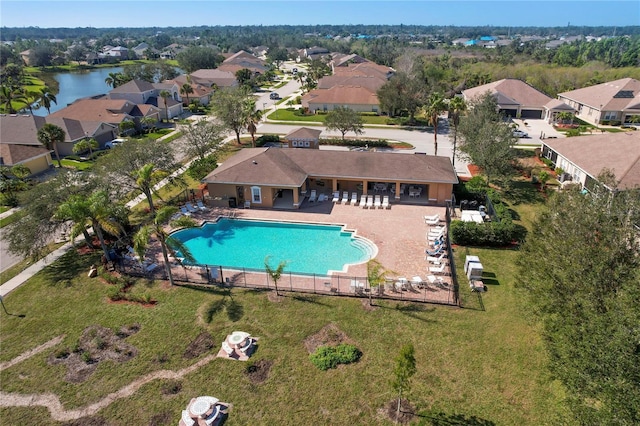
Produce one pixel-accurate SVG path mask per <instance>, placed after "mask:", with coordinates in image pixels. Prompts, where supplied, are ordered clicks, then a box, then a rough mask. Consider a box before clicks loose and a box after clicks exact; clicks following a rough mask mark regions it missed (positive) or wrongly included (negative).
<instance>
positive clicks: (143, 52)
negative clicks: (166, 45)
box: [131, 42, 160, 59]
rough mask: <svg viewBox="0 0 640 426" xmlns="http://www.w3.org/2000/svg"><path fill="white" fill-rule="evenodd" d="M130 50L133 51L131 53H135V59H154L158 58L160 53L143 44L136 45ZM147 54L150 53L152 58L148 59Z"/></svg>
mask: <svg viewBox="0 0 640 426" xmlns="http://www.w3.org/2000/svg"><path fill="white" fill-rule="evenodd" d="M131 50H132V51H133V53H135V55H136V57H137V58H144V59H153V58H154V57H158V56H159V55H160V51H159V50H158V49H155V48H153V47H151V46H149V44H147V43H144V42H142V43H140V44H138V45H137V46H136V47H134V48H133V49H131ZM149 53H151V56H152V58H149V57H148V54H149Z"/></svg>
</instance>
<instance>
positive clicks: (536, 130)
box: [513, 119, 566, 145]
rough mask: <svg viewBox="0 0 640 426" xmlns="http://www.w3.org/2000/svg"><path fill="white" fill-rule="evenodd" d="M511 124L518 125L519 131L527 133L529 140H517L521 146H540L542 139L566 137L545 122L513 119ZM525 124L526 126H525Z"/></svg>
mask: <svg viewBox="0 0 640 426" xmlns="http://www.w3.org/2000/svg"><path fill="white" fill-rule="evenodd" d="M513 122H514V123H515V124H517V125H518V128H519V129H520V130H523V131H525V132H527V133H528V134H529V136H530V137H529V138H524V139H519V140H518V144H521V145H542V140H543V139H548V138H564V137H566V136H565V135H564V134H563V133H560V132H558V131H557V130H556V129H554V128H553V126H552V125H551V124H549V123H547V122H546V121H545V120H530V119H527V120H518V119H514V120H513ZM525 123H527V124H526V125H525Z"/></svg>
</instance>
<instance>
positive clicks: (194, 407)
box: [189, 397, 211, 417]
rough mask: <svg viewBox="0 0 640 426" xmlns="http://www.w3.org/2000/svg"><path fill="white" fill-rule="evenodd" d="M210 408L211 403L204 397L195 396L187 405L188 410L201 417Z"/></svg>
mask: <svg viewBox="0 0 640 426" xmlns="http://www.w3.org/2000/svg"><path fill="white" fill-rule="evenodd" d="M210 409H211V403H210V402H209V401H208V400H206V399H204V398H200V397H198V398H196V400H195V401H193V404H191V406H190V407H189V412H190V413H191V414H193V415H194V416H197V417H202V416H203V415H205V414H206V413H207V412H208V411H209V410H210Z"/></svg>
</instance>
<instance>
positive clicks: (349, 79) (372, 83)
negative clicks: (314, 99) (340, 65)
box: [317, 74, 387, 93]
mask: <svg viewBox="0 0 640 426" xmlns="http://www.w3.org/2000/svg"><path fill="white" fill-rule="evenodd" d="M386 82H387V79H385V78H382V77H380V76H378V75H350V74H335V75H328V76H325V77H322V78H321V79H320V80H318V87H317V89H331V88H332V87H333V86H360V87H364V88H366V89H368V90H370V91H371V92H374V93H375V92H377V91H378V89H380V88H381V87H382V86H383V85H384V84H385V83H386Z"/></svg>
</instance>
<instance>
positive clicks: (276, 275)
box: [264, 256, 287, 296]
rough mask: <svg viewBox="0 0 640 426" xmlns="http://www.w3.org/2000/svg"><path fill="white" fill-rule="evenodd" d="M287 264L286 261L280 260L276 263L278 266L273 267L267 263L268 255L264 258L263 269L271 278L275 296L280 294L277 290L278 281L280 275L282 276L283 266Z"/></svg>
mask: <svg viewBox="0 0 640 426" xmlns="http://www.w3.org/2000/svg"><path fill="white" fill-rule="evenodd" d="M286 266H287V262H286V261H284V260H283V261H282V262H280V263H279V264H278V266H277V267H276V268H275V269H274V268H272V267H271V265H269V256H267V257H265V258H264V269H265V270H266V271H267V274H268V275H269V276H270V277H271V279H272V280H273V285H274V286H275V287H276V296H280V293H279V292H278V281H280V277H281V276H282V272H283V271H284V268H285V267H286Z"/></svg>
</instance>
